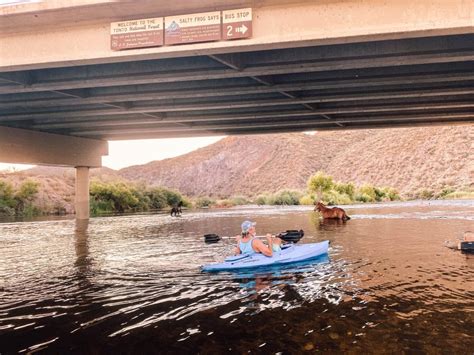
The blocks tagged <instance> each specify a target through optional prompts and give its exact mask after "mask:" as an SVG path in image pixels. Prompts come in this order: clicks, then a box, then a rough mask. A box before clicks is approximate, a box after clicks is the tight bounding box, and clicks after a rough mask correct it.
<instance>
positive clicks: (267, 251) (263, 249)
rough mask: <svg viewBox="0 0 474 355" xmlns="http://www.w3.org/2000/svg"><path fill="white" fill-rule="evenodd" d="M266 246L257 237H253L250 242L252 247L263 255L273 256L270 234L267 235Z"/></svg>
mask: <svg viewBox="0 0 474 355" xmlns="http://www.w3.org/2000/svg"><path fill="white" fill-rule="evenodd" d="M267 241H268V246H266V245H265V244H263V242H262V241H261V240H259V239H254V240H253V242H252V247H253V249H254V250H255V251H256V252H259V253H262V254H263V255H265V256H273V248H272V238H271V236H270V237H268V235H267Z"/></svg>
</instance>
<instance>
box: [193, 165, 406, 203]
mask: <svg viewBox="0 0 474 355" xmlns="http://www.w3.org/2000/svg"><path fill="white" fill-rule="evenodd" d="M396 200H400V194H399V193H398V191H397V190H395V189H394V188H391V187H377V186H373V185H370V184H364V185H362V186H355V185H354V184H353V183H343V182H336V181H334V179H333V177H332V176H330V175H326V174H325V173H323V172H317V173H316V174H314V175H312V176H311V177H310V178H309V179H308V182H307V190H306V191H298V190H289V189H286V190H281V191H278V192H275V193H263V194H260V195H258V196H257V197H256V198H253V199H251V198H246V197H241V196H239V197H231V198H228V199H220V200H216V199H212V198H210V197H200V198H198V199H197V200H195V206H196V207H201V208H202V207H205V208H207V207H232V206H238V205H248V204H257V205H271V206H281V205H314V204H315V202H317V201H323V202H324V203H325V204H327V205H347V204H352V203H365V202H382V201H396Z"/></svg>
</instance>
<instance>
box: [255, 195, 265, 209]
mask: <svg viewBox="0 0 474 355" xmlns="http://www.w3.org/2000/svg"><path fill="white" fill-rule="evenodd" d="M267 199H268V195H264V194H262V195H258V196H257V198H256V199H255V203H256V204H257V205H259V206H261V205H266V204H267Z"/></svg>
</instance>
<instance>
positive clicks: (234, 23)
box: [222, 8, 252, 40]
mask: <svg viewBox="0 0 474 355" xmlns="http://www.w3.org/2000/svg"><path fill="white" fill-rule="evenodd" d="M222 24H223V26H222V35H223V38H224V39H225V40H230V39H242V38H250V37H252V9H251V8H247V9H238V10H228V11H222Z"/></svg>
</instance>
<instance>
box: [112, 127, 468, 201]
mask: <svg viewBox="0 0 474 355" xmlns="http://www.w3.org/2000/svg"><path fill="white" fill-rule="evenodd" d="M473 142H474V126H457V127H432V128H426V127H424V128H404V129H391V130H360V131H341V132H318V133H316V134H315V135H306V134H278V135H262V136H241V137H240V136H239V137H228V138H225V139H223V140H221V141H219V142H217V143H215V144H213V145H210V146H208V147H205V148H201V149H199V150H196V151H194V152H191V153H189V154H186V155H183V156H181V157H177V158H172V159H166V160H162V161H155V162H151V163H149V164H145V165H141V166H132V167H129V168H125V169H122V170H120V171H119V174H120V175H121V176H123V177H124V178H127V179H130V180H134V181H144V182H146V183H148V184H152V185H163V186H166V187H170V188H176V189H178V190H179V191H181V192H182V193H184V194H187V195H191V196H198V195H206V196H214V197H227V196H232V195H234V196H235V195H246V196H255V195H257V194H258V193H261V192H265V191H266V192H275V191H278V190H280V189H283V188H291V189H304V188H305V186H306V181H307V179H308V177H309V176H310V175H311V174H312V173H314V172H316V171H318V170H322V171H324V172H326V173H328V174H330V175H332V176H334V178H335V179H336V180H339V181H353V182H355V183H356V184H363V183H366V182H367V183H371V184H374V185H380V186H385V185H388V186H393V187H395V188H397V189H398V190H399V191H400V192H402V193H404V194H408V193H412V192H415V191H417V190H420V189H433V190H435V191H436V190H440V189H441V188H443V187H444V186H450V187H454V188H463V187H466V186H472V185H473V184H474V143H473Z"/></svg>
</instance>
